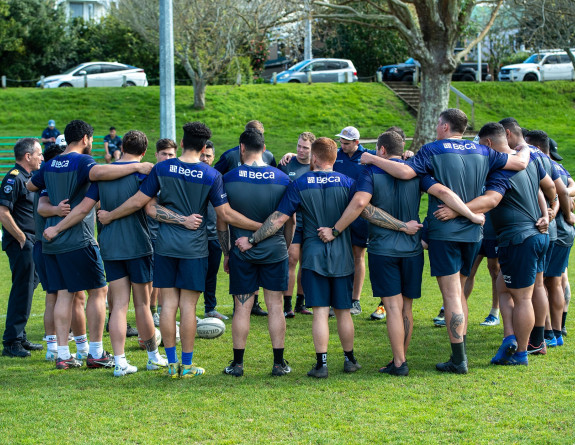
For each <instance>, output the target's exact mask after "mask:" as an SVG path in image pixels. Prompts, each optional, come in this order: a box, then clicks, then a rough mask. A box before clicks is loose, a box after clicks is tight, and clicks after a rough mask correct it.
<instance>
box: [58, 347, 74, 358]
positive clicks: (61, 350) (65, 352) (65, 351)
mask: <svg viewBox="0 0 575 445" xmlns="http://www.w3.org/2000/svg"><path fill="white" fill-rule="evenodd" d="M70 357H72V355H70V348H69V347H68V346H58V358H61V359H62V360H68V359H69V358H70Z"/></svg>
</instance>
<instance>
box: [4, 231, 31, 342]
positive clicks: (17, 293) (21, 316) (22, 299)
mask: <svg viewBox="0 0 575 445" xmlns="http://www.w3.org/2000/svg"><path fill="white" fill-rule="evenodd" d="M33 248H34V244H33V243H32V241H30V240H26V243H25V244H24V248H23V249H20V245H19V244H18V243H17V242H16V241H12V242H10V243H9V244H8V245H7V246H6V247H5V249H4V250H5V251H6V255H8V261H9V263H10V270H11V271H12V288H11V289H10V297H9V298H8V309H7V310H6V329H5V330H4V337H3V339H2V340H3V343H4V345H9V344H12V343H14V342H17V341H20V342H22V341H25V340H26V331H25V328H26V323H27V322H28V317H30V309H31V308H32V297H33V296H34V289H36V286H38V275H37V274H36V268H35V267H34V260H33V258H32V250H33Z"/></svg>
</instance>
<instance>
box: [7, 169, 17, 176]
mask: <svg viewBox="0 0 575 445" xmlns="http://www.w3.org/2000/svg"><path fill="white" fill-rule="evenodd" d="M18 173H20V170H18V169H17V168H15V169H14V170H12V171H11V172H10V173H8V174H9V175H14V176H17V175H18Z"/></svg>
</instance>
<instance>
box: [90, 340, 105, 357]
mask: <svg viewBox="0 0 575 445" xmlns="http://www.w3.org/2000/svg"><path fill="white" fill-rule="evenodd" d="M89 351H90V352H89V353H90V355H91V356H92V358H102V355H103V354H104V347H103V346H102V342H101V341H91V342H90V347H89Z"/></svg>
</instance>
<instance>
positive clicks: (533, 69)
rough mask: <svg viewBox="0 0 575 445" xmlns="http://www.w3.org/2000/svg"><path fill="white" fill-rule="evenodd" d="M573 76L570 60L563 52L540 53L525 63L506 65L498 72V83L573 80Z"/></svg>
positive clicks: (574, 74) (533, 55) (530, 57)
mask: <svg viewBox="0 0 575 445" xmlns="http://www.w3.org/2000/svg"><path fill="white" fill-rule="evenodd" d="M574 76H575V73H574V70H573V64H572V63H571V59H569V56H568V55H567V53H566V52H565V51H560V50H550V51H542V52H540V53H537V54H532V55H531V56H529V57H528V58H527V59H526V60H525V62H523V63H518V64H516V65H507V66H504V67H503V68H501V70H500V71H499V80H500V81H511V82H521V81H539V82H543V81H547V80H573V79H574Z"/></svg>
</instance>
